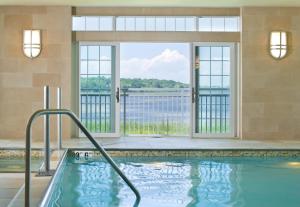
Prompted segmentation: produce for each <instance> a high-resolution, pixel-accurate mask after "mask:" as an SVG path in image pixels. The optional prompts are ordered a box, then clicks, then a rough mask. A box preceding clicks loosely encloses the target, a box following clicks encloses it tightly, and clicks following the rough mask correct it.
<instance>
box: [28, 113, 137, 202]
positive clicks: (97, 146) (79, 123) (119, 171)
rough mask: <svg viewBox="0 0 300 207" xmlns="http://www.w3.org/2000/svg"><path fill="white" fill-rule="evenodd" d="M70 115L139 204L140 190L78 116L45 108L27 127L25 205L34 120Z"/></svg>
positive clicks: (32, 117) (29, 175)
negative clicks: (47, 116) (41, 117)
mask: <svg viewBox="0 0 300 207" xmlns="http://www.w3.org/2000/svg"><path fill="white" fill-rule="evenodd" d="M53 114H54V115H68V116H69V117H70V118H71V119H72V120H73V121H74V122H75V124H76V125H77V126H78V127H79V128H80V129H81V131H82V132H83V133H84V134H85V135H86V136H87V138H88V139H89V140H90V141H91V142H92V144H93V145H94V146H95V147H96V148H97V150H99V151H100V153H101V154H102V156H103V157H104V158H105V159H106V160H107V162H108V163H109V164H110V165H111V166H112V167H113V169H114V170H115V171H116V172H117V173H118V174H119V176H120V177H121V178H122V179H123V180H124V182H125V183H126V184H127V185H128V186H129V187H130V189H131V190H132V191H133V192H134V194H135V196H136V200H135V203H134V206H135V207H136V206H138V205H139V203H140V200H141V196H140V193H139V191H138V190H137V189H136V188H135V186H134V185H133V184H132V183H131V181H130V180H129V179H128V178H127V177H126V176H125V175H124V174H123V172H122V171H121V170H120V168H119V167H118V166H117V164H116V163H115V162H114V161H113V159H112V158H111V157H110V156H109V155H108V154H107V152H106V151H105V149H104V148H103V147H102V146H101V145H99V144H98V143H97V142H96V140H95V139H94V138H93V137H92V135H91V134H90V133H89V132H88V130H87V129H86V128H85V127H84V126H83V125H82V123H81V122H80V120H79V119H78V118H77V116H76V115H75V114H74V113H73V112H72V111H70V110H67V109H45V110H38V111H36V112H35V113H33V114H32V116H31V117H30V119H29V121H28V123H27V127H26V160H25V166H26V168H25V207H30V180H31V125H32V123H33V121H34V120H35V119H36V118H37V117H39V116H42V115H53Z"/></svg>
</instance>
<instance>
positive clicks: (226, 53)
mask: <svg viewBox="0 0 300 207" xmlns="http://www.w3.org/2000/svg"><path fill="white" fill-rule="evenodd" d="M229 59H230V47H223V60H229Z"/></svg>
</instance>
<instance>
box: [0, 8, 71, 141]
mask: <svg viewBox="0 0 300 207" xmlns="http://www.w3.org/2000/svg"><path fill="white" fill-rule="evenodd" d="M31 28H33V29H41V30H42V43H43V45H42V52H41V55H40V56H39V57H38V58H36V59H33V60H30V59H28V58H27V57H25V56H24V55H23V51H22V32H23V29H31ZM70 31H71V7H0V138H2V139H22V138H24V137H25V127H26V123H27V121H28V119H29V116H30V115H31V114H32V113H33V112H34V111H35V110H37V109H40V108H42V107H43V86H44V85H46V84H48V85H50V86H51V87H53V88H51V89H52V97H53V99H52V103H51V104H52V107H54V106H55V101H56V100H55V92H54V90H55V88H54V87H58V86H60V87H62V92H63V106H64V107H67V108H69V107H70V94H71V91H70V90H71V83H70V82H71V80H70V79H71V32H70ZM53 123H54V122H53ZM54 125H55V124H53V125H52V126H53V127H52V129H53V130H54V129H55V127H54ZM42 130H43V127H42V120H39V122H38V123H37V124H35V127H34V134H33V135H34V137H35V138H36V139H37V138H41V136H42ZM55 135H56V134H54V133H53V134H52V137H55ZM63 135H64V137H70V127H69V123H67V122H65V121H64V132H63Z"/></svg>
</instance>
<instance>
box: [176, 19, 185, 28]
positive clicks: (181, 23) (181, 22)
mask: <svg viewBox="0 0 300 207" xmlns="http://www.w3.org/2000/svg"><path fill="white" fill-rule="evenodd" d="M176 31H185V19H184V18H183V17H176Z"/></svg>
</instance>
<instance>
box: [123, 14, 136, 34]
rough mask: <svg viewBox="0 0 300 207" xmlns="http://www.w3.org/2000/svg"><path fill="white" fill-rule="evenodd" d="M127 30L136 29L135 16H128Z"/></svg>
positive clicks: (126, 21)
mask: <svg viewBox="0 0 300 207" xmlns="http://www.w3.org/2000/svg"><path fill="white" fill-rule="evenodd" d="M125 23H126V31H134V30H135V18H134V17H126V19H125Z"/></svg>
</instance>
